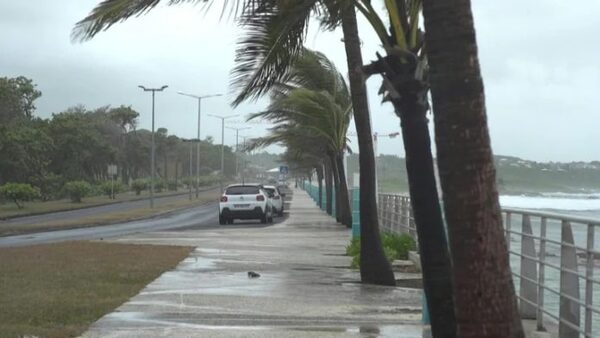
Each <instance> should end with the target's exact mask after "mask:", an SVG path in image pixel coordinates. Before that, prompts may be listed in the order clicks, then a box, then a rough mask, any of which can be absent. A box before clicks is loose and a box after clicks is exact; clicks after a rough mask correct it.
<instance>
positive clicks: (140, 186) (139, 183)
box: [131, 179, 148, 195]
mask: <svg viewBox="0 0 600 338" xmlns="http://www.w3.org/2000/svg"><path fill="white" fill-rule="evenodd" d="M131 188H132V189H133V190H134V191H135V194H136V195H140V194H141V193H142V191H144V190H146V189H148V181H146V180H144V179H137V180H135V181H133V182H132V183H131Z"/></svg>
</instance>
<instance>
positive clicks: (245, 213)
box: [221, 207, 265, 219]
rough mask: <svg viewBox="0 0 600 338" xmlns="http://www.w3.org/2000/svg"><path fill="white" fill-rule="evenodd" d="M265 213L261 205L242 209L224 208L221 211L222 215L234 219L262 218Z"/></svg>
mask: <svg viewBox="0 0 600 338" xmlns="http://www.w3.org/2000/svg"><path fill="white" fill-rule="evenodd" d="M264 214H265V213H264V212H263V210H262V209H261V208H260V207H256V208H254V209H242V210H235V209H229V208H223V211H221V216H222V217H225V218H234V219H259V218H262V217H263V216H264Z"/></svg>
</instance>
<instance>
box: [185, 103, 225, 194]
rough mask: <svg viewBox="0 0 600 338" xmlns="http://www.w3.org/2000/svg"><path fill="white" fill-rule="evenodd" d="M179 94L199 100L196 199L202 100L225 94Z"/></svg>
mask: <svg viewBox="0 0 600 338" xmlns="http://www.w3.org/2000/svg"><path fill="white" fill-rule="evenodd" d="M177 94H179V95H183V96H187V97H191V98H194V99H196V100H198V133H197V138H198V144H197V146H196V198H198V195H199V189H200V117H201V115H202V99H207V98H209V97H217V96H223V94H211V95H193V94H187V93H183V92H177ZM190 177H191V176H190Z"/></svg>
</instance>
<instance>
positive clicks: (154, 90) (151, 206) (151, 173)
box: [138, 85, 169, 208]
mask: <svg viewBox="0 0 600 338" xmlns="http://www.w3.org/2000/svg"><path fill="white" fill-rule="evenodd" d="M138 87H140V88H141V89H142V90H143V91H145V92H152V151H151V155H150V177H151V179H150V208H154V171H155V170H154V162H155V161H154V157H155V151H156V146H155V145H154V94H155V93H156V92H162V91H163V90H165V89H166V88H167V87H169V86H162V87H160V88H146V87H144V86H142V85H139V86H138Z"/></svg>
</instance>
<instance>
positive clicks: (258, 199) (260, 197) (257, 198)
mask: <svg viewBox="0 0 600 338" xmlns="http://www.w3.org/2000/svg"><path fill="white" fill-rule="evenodd" d="M256 200H257V201H264V200H265V196H263V195H256Z"/></svg>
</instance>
